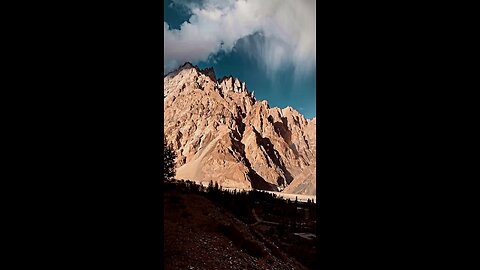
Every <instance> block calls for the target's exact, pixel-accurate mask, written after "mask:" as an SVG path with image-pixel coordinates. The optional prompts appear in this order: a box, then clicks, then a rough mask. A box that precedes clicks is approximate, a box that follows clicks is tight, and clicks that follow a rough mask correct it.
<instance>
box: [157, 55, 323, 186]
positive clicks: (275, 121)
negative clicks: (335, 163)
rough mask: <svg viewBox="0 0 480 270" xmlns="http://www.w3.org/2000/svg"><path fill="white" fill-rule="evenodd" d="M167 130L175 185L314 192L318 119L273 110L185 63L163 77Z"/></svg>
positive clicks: (232, 83)
mask: <svg viewBox="0 0 480 270" xmlns="http://www.w3.org/2000/svg"><path fill="white" fill-rule="evenodd" d="M164 132H165V136H166V139H167V142H169V143H171V144H172V146H173V149H174V150H175V151H176V153H177V177H176V178H177V179H190V180H195V181H197V182H209V181H210V180H213V181H217V182H218V183H219V184H220V185H222V186H223V187H231V188H245V189H248V188H256V189H264V190H272V191H279V190H285V192H287V191H288V193H297V194H308V195H315V194H316V185H315V181H316V172H315V168H316V144H315V142H316V119H315V118H314V119H312V120H307V119H305V117H304V116H303V115H301V114H300V113H299V112H298V111H296V110H294V109H293V108H291V107H287V108H284V109H280V108H276V107H275V108H270V107H269V105H268V103H267V101H258V100H256V98H255V96H254V93H253V92H249V91H248V90H247V87H246V85H245V82H240V81H239V80H238V79H237V78H233V77H224V78H222V79H219V80H217V79H216V76H215V71H214V70H213V68H209V69H205V70H200V69H199V68H198V67H196V66H193V65H192V64H190V63H185V64H184V65H183V66H181V67H180V68H178V69H177V70H175V71H173V72H171V73H169V74H167V75H165V77H164Z"/></svg>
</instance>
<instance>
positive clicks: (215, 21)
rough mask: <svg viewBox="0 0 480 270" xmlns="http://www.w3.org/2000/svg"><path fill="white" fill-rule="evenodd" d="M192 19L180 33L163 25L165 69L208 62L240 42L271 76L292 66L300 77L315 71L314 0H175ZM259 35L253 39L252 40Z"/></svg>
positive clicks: (181, 28) (243, 48)
mask: <svg viewBox="0 0 480 270" xmlns="http://www.w3.org/2000/svg"><path fill="white" fill-rule="evenodd" d="M175 4H176V5H183V6H185V7H187V8H188V9H190V11H191V13H192V16H191V17H190V19H189V21H188V22H184V23H183V24H182V25H181V26H180V30H178V29H170V27H169V26H168V24H167V23H166V22H164V45H165V46H164V57H165V60H164V61H165V62H164V68H165V71H166V72H168V71H171V70H172V69H174V68H175V67H178V66H179V65H180V64H183V63H184V62H186V61H190V62H198V61H205V60H207V59H208V58H209V57H211V56H213V55H215V54H216V53H218V52H220V51H224V52H226V53H228V52H230V51H231V50H232V49H233V48H234V47H235V45H236V44H237V42H238V41H239V40H242V41H244V42H242V50H244V51H245V52H247V53H248V54H250V56H251V57H253V58H255V59H257V60H259V61H260V62H261V64H263V65H264V66H265V67H266V69H267V72H269V73H271V74H272V73H275V71H277V70H278V69H280V68H282V67H283V66H285V65H293V67H294V70H295V73H296V75H301V74H305V73H307V72H311V71H312V70H313V69H314V68H315V62H316V50H315V42H316V36H315V14H316V11H315V0H295V1H286V0H230V1H224V0H222V1H220V0H204V1H203V2H201V3H200V4H195V3H190V2H187V1H185V0H176V1H175ZM252 37H254V38H252Z"/></svg>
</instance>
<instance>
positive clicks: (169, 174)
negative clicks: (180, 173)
mask: <svg viewBox="0 0 480 270" xmlns="http://www.w3.org/2000/svg"><path fill="white" fill-rule="evenodd" d="M176 157H177V155H176V154H175V152H174V151H173V149H172V147H171V145H168V144H167V141H166V140H165V139H164V140H163V179H164V181H170V180H172V179H173V177H175V158H176Z"/></svg>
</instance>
